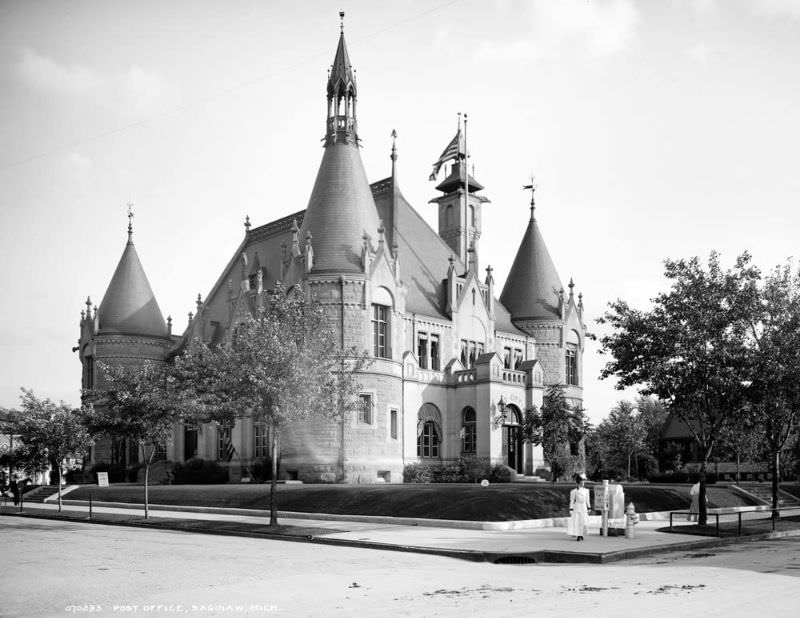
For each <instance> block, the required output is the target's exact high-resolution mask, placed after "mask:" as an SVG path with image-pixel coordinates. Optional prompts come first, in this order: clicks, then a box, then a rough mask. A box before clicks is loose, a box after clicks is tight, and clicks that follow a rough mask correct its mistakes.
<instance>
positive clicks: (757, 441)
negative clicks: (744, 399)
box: [720, 407, 764, 483]
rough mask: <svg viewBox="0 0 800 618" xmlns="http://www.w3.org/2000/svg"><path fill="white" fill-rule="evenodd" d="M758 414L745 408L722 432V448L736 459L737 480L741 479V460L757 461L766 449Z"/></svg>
mask: <svg viewBox="0 0 800 618" xmlns="http://www.w3.org/2000/svg"><path fill="white" fill-rule="evenodd" d="M760 430H761V428H760V427H759V426H758V419H757V415H756V414H754V413H753V411H752V409H751V408H749V407H748V408H745V409H744V410H742V413H741V414H739V415H737V416H736V417H735V418H734V419H733V421H732V422H731V423H730V424H728V425H726V426H725V427H724V428H723V429H722V432H721V433H720V450H722V451H723V452H724V453H726V454H728V455H730V456H731V457H732V459H734V460H735V461H736V482H737V483H738V482H739V481H740V480H741V462H742V460H744V461H755V460H757V459H758V458H759V456H760V455H761V454H762V453H763V451H764V436H763V434H762V433H761V431H760Z"/></svg>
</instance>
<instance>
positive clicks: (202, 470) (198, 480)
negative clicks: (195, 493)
mask: <svg viewBox="0 0 800 618" xmlns="http://www.w3.org/2000/svg"><path fill="white" fill-rule="evenodd" d="M172 475H173V480H172V482H173V483H175V484H176V485H211V484H215V483H227V482H228V470H227V469H226V468H223V467H222V466H220V465H219V464H218V463H217V462H216V461H207V460H205V459H201V458H199V457H196V458H194V459H190V460H189V461H186V462H184V463H175V464H174V466H173V468H172Z"/></svg>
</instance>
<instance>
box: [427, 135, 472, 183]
mask: <svg viewBox="0 0 800 618" xmlns="http://www.w3.org/2000/svg"><path fill="white" fill-rule="evenodd" d="M465 151H466V148H464V136H463V134H462V133H461V128H460V127H459V129H458V133H456V134H455V137H453V139H451V140H450V143H449V144H447V147H446V148H445V149H444V151H442V154H441V155H440V156H439V159H438V160H437V161H436V162H435V163H434V164H433V171H432V172H431V175H430V178H429V180H436V176H437V175H438V174H439V170H440V169H442V165H444V164H445V163H447V162H448V161H450V160H452V159H459V158H461V157H462V156H463V155H464V154H465Z"/></svg>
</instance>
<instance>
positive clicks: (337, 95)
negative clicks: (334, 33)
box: [325, 11, 358, 146]
mask: <svg viewBox="0 0 800 618" xmlns="http://www.w3.org/2000/svg"><path fill="white" fill-rule="evenodd" d="M339 18H340V19H341V24H340V26H339V28H340V32H339V45H338V47H337V48H336V55H335V56H334V58H333V65H332V66H331V70H330V73H329V75H328V127H327V134H326V136H325V145H326V146H327V145H329V144H331V143H334V142H345V143H351V144H356V143H358V125H357V122H356V96H357V92H356V75H355V71H354V70H353V67H352V65H351V64H350V56H349V54H348V53H347V45H346V44H345V42H344V11H339Z"/></svg>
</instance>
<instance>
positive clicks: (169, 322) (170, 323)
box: [167, 315, 172, 335]
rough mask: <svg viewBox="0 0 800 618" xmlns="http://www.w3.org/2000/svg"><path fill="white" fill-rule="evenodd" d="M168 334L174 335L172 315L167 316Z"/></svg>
mask: <svg viewBox="0 0 800 618" xmlns="http://www.w3.org/2000/svg"><path fill="white" fill-rule="evenodd" d="M167 334H168V335H171V334H172V316H171V315H168V316H167Z"/></svg>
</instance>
